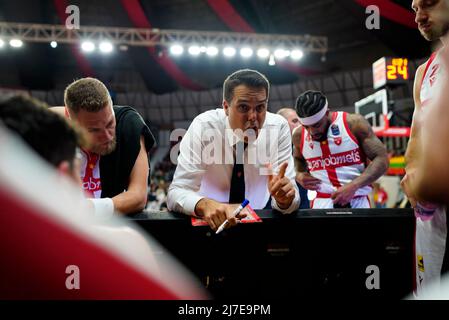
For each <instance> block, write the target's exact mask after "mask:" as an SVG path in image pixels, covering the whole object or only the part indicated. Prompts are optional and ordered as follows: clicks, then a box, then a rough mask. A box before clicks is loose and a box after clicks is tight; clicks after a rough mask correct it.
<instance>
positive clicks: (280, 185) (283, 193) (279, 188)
mask: <svg viewBox="0 0 449 320" xmlns="http://www.w3.org/2000/svg"><path fill="white" fill-rule="evenodd" d="M287 166H288V162H284V163H283V164H281V167H280V169H279V173H278V174H277V175H274V174H270V175H268V190H269V191H270V194H271V196H272V197H273V198H274V199H275V200H276V202H277V204H278V206H279V208H281V209H287V208H289V207H290V205H291V204H292V202H293V200H294V199H295V187H294V186H293V184H292V183H291V181H290V179H289V178H287V177H285V171H286V170H287Z"/></svg>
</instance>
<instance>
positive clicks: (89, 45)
mask: <svg viewBox="0 0 449 320" xmlns="http://www.w3.org/2000/svg"><path fill="white" fill-rule="evenodd" d="M81 50H83V51H84V52H92V51H94V50H95V44H94V43H93V42H92V41H83V42H82V43H81Z"/></svg>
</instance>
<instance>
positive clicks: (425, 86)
mask: <svg viewBox="0 0 449 320" xmlns="http://www.w3.org/2000/svg"><path fill="white" fill-rule="evenodd" d="M443 78H445V75H444V72H442V65H441V54H439V51H437V52H434V53H433V54H432V55H431V56H430V58H429V60H428V61H427V63H426V67H425V69H424V75H423V79H422V82H421V91H420V94H419V98H420V101H421V107H424V106H426V105H427V104H429V102H430V101H431V100H432V98H433V97H436V95H437V93H438V87H439V86H440V84H441V83H442V82H443V81H442V79H443Z"/></svg>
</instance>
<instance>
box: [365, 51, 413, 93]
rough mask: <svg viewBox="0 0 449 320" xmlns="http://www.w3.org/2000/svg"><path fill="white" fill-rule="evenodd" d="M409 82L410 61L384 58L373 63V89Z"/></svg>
mask: <svg viewBox="0 0 449 320" xmlns="http://www.w3.org/2000/svg"><path fill="white" fill-rule="evenodd" d="M408 80H409V72H408V59H407V58H391V57H390V58H389V57H383V58H380V59H379V60H377V61H376V62H374V63H373V87H374V89H379V88H381V87H384V86H386V85H392V84H402V83H406V82H407V81H408Z"/></svg>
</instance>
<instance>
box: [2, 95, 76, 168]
mask: <svg viewBox="0 0 449 320" xmlns="http://www.w3.org/2000/svg"><path fill="white" fill-rule="evenodd" d="M0 122H1V123H3V124H4V125H5V126H6V127H7V128H9V129H10V130H11V131H13V132H15V133H17V134H18V135H19V136H20V137H21V138H22V139H23V140H24V141H25V142H26V143H27V144H28V145H29V146H30V147H31V148H32V149H33V150H34V151H36V152H37V153H38V154H39V155H40V156H41V157H42V158H44V159H45V160H47V161H48V162H50V163H51V164H52V165H53V166H55V167H57V166H58V165H59V164H60V163H61V162H62V161H64V160H66V161H68V162H69V164H70V165H73V160H74V158H75V152H76V147H77V145H78V143H82V137H81V133H80V132H78V131H77V130H76V129H75V128H74V127H72V125H70V124H69V123H68V122H67V120H66V119H64V118H63V117H61V116H60V115H58V114H56V113H55V112H52V111H50V110H48V106H47V105H46V104H45V103H43V102H40V101H38V100H36V99H33V98H30V97H26V96H23V95H13V96H9V97H6V98H4V99H1V100H0Z"/></svg>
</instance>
